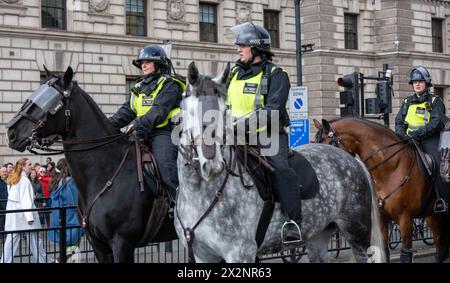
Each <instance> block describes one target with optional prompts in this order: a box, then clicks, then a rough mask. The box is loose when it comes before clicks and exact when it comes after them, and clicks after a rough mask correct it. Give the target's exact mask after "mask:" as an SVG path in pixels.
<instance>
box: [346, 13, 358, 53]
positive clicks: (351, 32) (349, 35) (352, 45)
mask: <svg viewBox="0 0 450 283" xmlns="http://www.w3.org/2000/svg"><path fill="white" fill-rule="evenodd" d="M344 25H345V27H344V32H345V49H358V15H355V14H344Z"/></svg>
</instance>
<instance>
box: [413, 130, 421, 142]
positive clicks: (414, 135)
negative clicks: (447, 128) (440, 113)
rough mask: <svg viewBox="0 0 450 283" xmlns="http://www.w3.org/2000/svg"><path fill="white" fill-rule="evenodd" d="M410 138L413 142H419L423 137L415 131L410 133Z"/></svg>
mask: <svg viewBox="0 0 450 283" xmlns="http://www.w3.org/2000/svg"><path fill="white" fill-rule="evenodd" d="M411 138H413V139H414V140H415V141H421V140H422V139H423V136H422V135H421V134H420V133H418V132H417V131H414V132H412V133H411Z"/></svg>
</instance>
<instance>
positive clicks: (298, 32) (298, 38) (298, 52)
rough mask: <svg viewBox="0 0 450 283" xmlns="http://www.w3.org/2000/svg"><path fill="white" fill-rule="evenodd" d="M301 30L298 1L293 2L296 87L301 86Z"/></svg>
mask: <svg viewBox="0 0 450 283" xmlns="http://www.w3.org/2000/svg"><path fill="white" fill-rule="evenodd" d="M301 36H302V29H301V22H300V0H295V40H296V45H297V48H296V55H297V56H296V58H297V86H301V85H303V81H302V75H303V74H302V38H301Z"/></svg>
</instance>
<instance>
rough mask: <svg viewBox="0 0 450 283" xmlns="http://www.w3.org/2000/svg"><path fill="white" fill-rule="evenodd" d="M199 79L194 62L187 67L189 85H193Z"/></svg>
mask: <svg viewBox="0 0 450 283" xmlns="http://www.w3.org/2000/svg"><path fill="white" fill-rule="evenodd" d="M198 77H199V73H198V69H197V66H195V63H194V62H191V63H190V64H189V66H188V81H189V83H190V84H191V85H194V84H195V83H196V82H197V80H198Z"/></svg>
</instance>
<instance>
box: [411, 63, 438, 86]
mask: <svg viewBox="0 0 450 283" xmlns="http://www.w3.org/2000/svg"><path fill="white" fill-rule="evenodd" d="M413 81H425V83H426V84H427V86H428V87H430V86H432V83H431V76H430V72H428V70H427V69H426V68H425V67H422V66H418V67H414V68H412V69H411V70H410V71H409V74H408V83H409V84H410V85H412V83H413Z"/></svg>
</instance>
